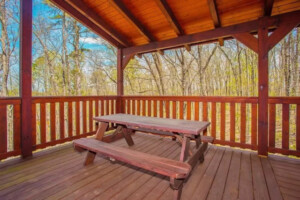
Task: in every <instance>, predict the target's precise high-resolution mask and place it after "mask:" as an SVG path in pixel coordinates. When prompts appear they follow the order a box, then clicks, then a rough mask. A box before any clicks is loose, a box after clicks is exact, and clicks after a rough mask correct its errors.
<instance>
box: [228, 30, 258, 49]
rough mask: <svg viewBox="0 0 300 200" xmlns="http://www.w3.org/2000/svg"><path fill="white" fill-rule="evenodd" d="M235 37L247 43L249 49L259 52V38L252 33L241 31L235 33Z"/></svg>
mask: <svg viewBox="0 0 300 200" xmlns="http://www.w3.org/2000/svg"><path fill="white" fill-rule="evenodd" d="M233 36H234V38H235V39H237V40H238V41H240V42H241V43H243V44H244V45H246V46H247V47H248V48H249V49H251V50H253V51H254V52H256V53H258V39H257V38H256V37H254V36H253V35H251V34H250V33H239V34H235V35H233Z"/></svg>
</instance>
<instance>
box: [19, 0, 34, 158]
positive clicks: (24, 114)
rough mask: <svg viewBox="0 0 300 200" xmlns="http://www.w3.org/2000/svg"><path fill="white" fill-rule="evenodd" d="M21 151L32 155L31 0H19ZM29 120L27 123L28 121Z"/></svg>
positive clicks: (26, 154) (25, 155) (26, 155)
mask: <svg viewBox="0 0 300 200" xmlns="http://www.w3.org/2000/svg"><path fill="white" fill-rule="evenodd" d="M19 74H20V96H21V102H22V103H21V152H22V157H28V156H31V155H32V124H31V123H30V119H31V117H32V111H31V104H32V99H31V98H32V91H31V90H32V78H31V77H32V0H21V1H20V73H19ZM28 122H29V123H28Z"/></svg>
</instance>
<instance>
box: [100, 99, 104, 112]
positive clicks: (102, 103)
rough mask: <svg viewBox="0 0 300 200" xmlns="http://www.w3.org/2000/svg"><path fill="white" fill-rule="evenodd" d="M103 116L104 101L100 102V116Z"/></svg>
mask: <svg viewBox="0 0 300 200" xmlns="http://www.w3.org/2000/svg"><path fill="white" fill-rule="evenodd" d="M103 115H104V100H103V99H102V100H101V116H103Z"/></svg>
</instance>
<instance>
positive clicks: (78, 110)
mask: <svg viewBox="0 0 300 200" xmlns="http://www.w3.org/2000/svg"><path fill="white" fill-rule="evenodd" d="M75 111H76V135H77V136H78V135H80V101H76V103H75Z"/></svg>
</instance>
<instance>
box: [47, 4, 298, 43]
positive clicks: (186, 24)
mask: <svg viewBox="0 0 300 200" xmlns="http://www.w3.org/2000/svg"><path fill="white" fill-rule="evenodd" d="M51 1H52V2H53V3H55V4H56V5H57V6H59V7H60V8H62V9H63V10H65V11H66V12H68V13H70V14H71V15H72V16H75V18H77V19H78V18H80V17H78V16H77V17H76V14H74V12H78V13H80V14H82V15H84V16H85V17H86V19H87V20H88V21H90V22H91V23H92V24H93V27H95V26H97V28H98V29H97V30H100V29H101V30H102V31H103V32H104V34H103V32H101V31H100V32H99V31H95V30H96V29H95V28H92V29H94V31H95V32H96V33H98V34H99V35H100V36H102V37H103V38H105V39H106V40H107V41H109V42H110V43H111V44H113V45H114V46H116V47H120V48H124V47H132V46H140V45H144V44H148V43H151V42H155V41H163V40H168V39H172V38H176V37H178V36H182V35H190V34H194V33H199V32H204V31H208V30H213V29H215V28H218V27H227V26H231V25H235V24H240V23H243V22H249V21H253V20H256V19H258V18H260V17H262V16H274V15H279V14H283V13H288V12H292V11H297V10H300V1H299V0H274V1H273V0H176V1H175V0H150V1H149V0H97V1H95V0H64V1H61V0H51ZM66 6H67V7H68V9H66ZM79 21H81V22H82V23H84V24H85V25H87V26H88V27H90V28H91V25H88V24H87V23H86V22H87V21H85V20H79Z"/></svg>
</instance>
